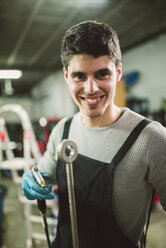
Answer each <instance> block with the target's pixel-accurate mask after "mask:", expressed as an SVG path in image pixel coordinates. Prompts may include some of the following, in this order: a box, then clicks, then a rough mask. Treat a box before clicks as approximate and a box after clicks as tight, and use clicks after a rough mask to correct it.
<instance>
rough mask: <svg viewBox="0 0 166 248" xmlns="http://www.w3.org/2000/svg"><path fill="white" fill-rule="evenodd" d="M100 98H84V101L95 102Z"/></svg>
mask: <svg viewBox="0 0 166 248" xmlns="http://www.w3.org/2000/svg"><path fill="white" fill-rule="evenodd" d="M99 100H100V97H98V98H96V99H87V98H85V101H86V102H89V103H95V102H97V101H99Z"/></svg>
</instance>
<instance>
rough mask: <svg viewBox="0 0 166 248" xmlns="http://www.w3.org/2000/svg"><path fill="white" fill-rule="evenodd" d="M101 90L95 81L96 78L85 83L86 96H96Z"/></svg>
mask: <svg viewBox="0 0 166 248" xmlns="http://www.w3.org/2000/svg"><path fill="white" fill-rule="evenodd" d="M98 90H99V87H98V84H97V82H96V81H95V80H94V78H88V80H87V81H86V82H85V86H84V92H85V93H86V94H94V93H96V92H97V91H98Z"/></svg>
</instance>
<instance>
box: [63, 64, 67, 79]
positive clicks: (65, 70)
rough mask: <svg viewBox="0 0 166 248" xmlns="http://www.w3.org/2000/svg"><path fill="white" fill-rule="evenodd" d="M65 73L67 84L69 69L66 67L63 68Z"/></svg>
mask: <svg viewBox="0 0 166 248" xmlns="http://www.w3.org/2000/svg"><path fill="white" fill-rule="evenodd" d="M63 72H64V79H65V81H66V82H67V80H68V71H67V69H66V68H65V67H63Z"/></svg>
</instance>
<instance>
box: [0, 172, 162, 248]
mask: <svg viewBox="0 0 166 248" xmlns="http://www.w3.org/2000/svg"><path fill="white" fill-rule="evenodd" d="M1 184H3V185H5V186H6V187H7V188H8V192H7V195H6V197H5V199H4V216H5V219H6V221H7V226H6V227H7V229H6V231H5V232H4V233H3V247H2V248H25V247H26V246H25V218H24V210H23V205H22V204H21V203H20V202H19V201H18V195H17V188H16V185H15V184H14V183H13V182H12V181H11V179H9V178H6V177H5V178H2V179H1ZM40 230H41V232H43V233H44V231H43V229H40ZM46 247H47V245H46V242H45V241H40V242H39V241H38V242H36V243H35V244H34V245H33V248H46ZM146 248H166V215H165V213H164V212H163V211H162V210H161V207H160V206H157V207H156V208H155V209H153V211H152V214H151V221H150V225H149V229H148V235H147V245H146Z"/></svg>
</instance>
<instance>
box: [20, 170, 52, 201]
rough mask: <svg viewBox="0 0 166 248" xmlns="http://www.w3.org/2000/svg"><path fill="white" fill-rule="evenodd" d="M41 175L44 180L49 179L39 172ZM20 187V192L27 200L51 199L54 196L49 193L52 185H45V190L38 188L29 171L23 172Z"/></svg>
mask: <svg viewBox="0 0 166 248" xmlns="http://www.w3.org/2000/svg"><path fill="white" fill-rule="evenodd" d="M40 173H41V175H42V176H43V178H44V179H46V180H47V179H49V178H50V176H49V175H48V174H47V173H45V172H42V171H40ZM21 187H22V192H23V194H24V195H25V196H26V198H27V199H28V200H35V199H53V198H54V194H52V193H50V192H51V190H52V185H51V184H49V185H46V187H45V188H42V187H41V186H39V184H38V183H37V182H36V181H35V179H34V177H33V175H32V173H31V171H26V172H24V174H23V176H22V179H21Z"/></svg>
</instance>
